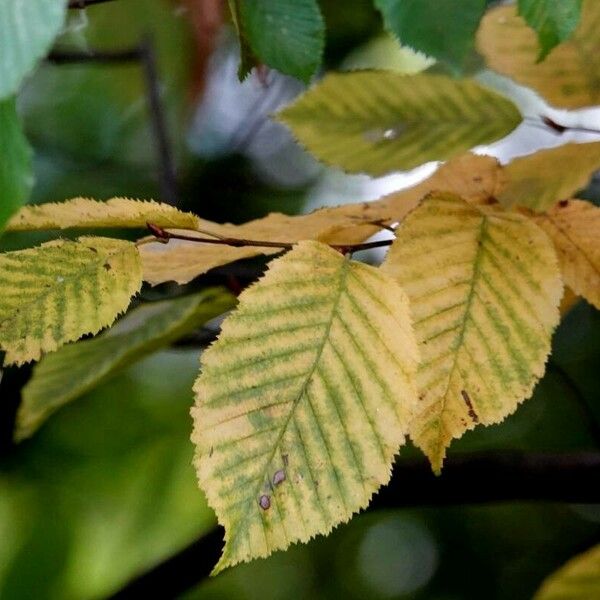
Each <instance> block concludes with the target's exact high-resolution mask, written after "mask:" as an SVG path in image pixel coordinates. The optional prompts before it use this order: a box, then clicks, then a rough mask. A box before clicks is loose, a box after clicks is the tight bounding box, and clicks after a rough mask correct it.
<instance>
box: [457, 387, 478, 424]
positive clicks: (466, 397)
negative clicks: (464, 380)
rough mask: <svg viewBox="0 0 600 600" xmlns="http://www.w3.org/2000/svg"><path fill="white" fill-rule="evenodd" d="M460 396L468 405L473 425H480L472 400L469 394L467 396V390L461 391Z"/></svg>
mask: <svg viewBox="0 0 600 600" xmlns="http://www.w3.org/2000/svg"><path fill="white" fill-rule="evenodd" d="M460 395H461V396H462V398H463V400H464V401H465V404H466V405H467V409H468V413H469V417H471V419H472V421H473V423H479V417H478V416H477V413H476V412H475V409H474V408H473V404H472V402H471V398H469V394H467V392H466V390H460Z"/></svg>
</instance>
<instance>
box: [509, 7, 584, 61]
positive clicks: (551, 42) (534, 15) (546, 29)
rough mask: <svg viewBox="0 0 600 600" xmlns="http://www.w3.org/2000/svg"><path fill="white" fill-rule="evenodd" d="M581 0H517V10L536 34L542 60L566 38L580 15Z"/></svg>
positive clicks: (573, 28)
mask: <svg viewBox="0 0 600 600" xmlns="http://www.w3.org/2000/svg"><path fill="white" fill-rule="evenodd" d="M581 2H582V0H519V4H518V11H519V15H521V16H522V17H523V18H524V19H525V21H527V24H528V25H529V26H530V27H532V28H533V29H535V31H536V32H537V34H538V43H539V45H540V54H539V56H538V61H541V60H544V58H546V56H547V55H548V53H549V52H550V50H552V48H554V47H555V46H558V44H560V43H561V42H564V41H565V40H567V39H568V38H569V37H570V36H571V34H572V33H573V32H574V31H575V29H576V27H577V24H578V23H579V19H580V17H581Z"/></svg>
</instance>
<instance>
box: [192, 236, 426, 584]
mask: <svg viewBox="0 0 600 600" xmlns="http://www.w3.org/2000/svg"><path fill="white" fill-rule="evenodd" d="M417 360H418V356H417V349H416V343H415V340H414V338H413V333H412V328H411V325H410V317H409V309H408V303H407V299H406V297H405V295H404V293H403V291H402V290H401V288H400V287H399V286H398V285H397V284H395V282H394V281H393V280H392V279H390V278H389V277H388V276H386V275H385V274H383V273H381V271H380V270H378V269H375V268H373V267H370V266H367V265H364V264H361V263H357V262H353V261H350V260H348V259H347V258H345V257H343V256H342V255H341V254H339V253H338V252H336V251H334V250H332V249H331V248H328V247H326V246H324V245H323V244H320V243H318V242H301V243H299V244H298V245H297V246H296V247H295V248H294V250H292V251H291V252H289V253H288V254H286V255H285V256H284V257H282V258H280V259H278V260H275V261H273V262H272V263H271V264H270V269H269V271H268V273H267V274H266V275H265V276H264V277H263V278H262V279H261V280H260V281H259V282H258V283H257V284H255V285H253V286H251V287H250V288H248V289H247V290H246V291H245V292H243V293H242V295H241V296H240V304H239V307H238V309H237V311H235V312H234V313H233V314H232V315H231V316H230V317H229V318H228V319H227V320H226V321H225V322H224V324H223V328H222V333H221V335H220V337H219V340H218V341H217V342H216V343H215V344H214V345H213V346H212V347H211V348H210V349H209V350H207V351H206V352H205V353H204V355H203V358H202V374H201V375H200V377H199V379H198V381H197V383H196V386H195V391H196V394H197V401H196V406H195V408H194V409H193V410H192V414H193V417H194V433H193V436H192V439H193V441H194V443H195V444H196V445H197V453H196V460H195V464H196V468H197V471H198V477H199V481H200V485H201V487H202V489H203V490H204V491H205V493H206V495H207V498H208V501H209V504H210V505H211V506H212V507H213V508H214V509H215V511H216V513H217V517H218V519H219V522H220V523H222V524H223V525H224V526H225V537H226V545H225V550H224V553H223V556H222V558H221V561H220V562H219V564H218V565H217V567H216V568H215V573H216V572H219V571H221V570H222V569H224V568H226V567H228V566H231V565H234V564H236V563H238V562H242V561H247V560H250V559H252V558H255V557H261V556H267V555H268V554H270V553H271V552H273V551H275V550H278V549H284V548H287V546H289V544H291V543H294V542H298V541H302V542H305V541H308V540H309V539H310V538H311V537H313V536H315V535H317V534H320V533H321V534H325V533H328V532H329V531H331V529H332V528H333V527H334V526H335V525H337V524H339V523H342V522H345V521H347V520H348V519H349V518H350V517H351V515H352V514H353V513H354V512H356V511H357V510H359V509H360V508H363V507H365V506H366V505H367V504H368V502H369V500H370V498H371V496H372V494H373V493H374V492H375V491H376V490H377V489H378V488H379V487H380V486H381V485H382V484H385V483H386V482H387V481H388V480H389V478H390V472H391V467H392V461H393V458H394V455H395V453H396V452H397V451H398V448H399V447H400V445H401V444H402V442H403V439H404V432H406V430H407V427H408V422H409V420H410V417H411V413H412V410H413V408H414V405H415V402H416V396H415V391H414V388H413V376H414V372H415V369H416V364H417Z"/></svg>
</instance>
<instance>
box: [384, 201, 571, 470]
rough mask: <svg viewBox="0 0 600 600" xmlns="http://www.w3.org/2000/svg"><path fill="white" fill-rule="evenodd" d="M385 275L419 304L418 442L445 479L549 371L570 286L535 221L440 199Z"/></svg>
mask: <svg viewBox="0 0 600 600" xmlns="http://www.w3.org/2000/svg"><path fill="white" fill-rule="evenodd" d="M382 268H383V269H384V270H385V271H386V272H387V273H389V274H390V275H392V276H393V277H394V278H395V279H396V280H397V281H398V282H399V283H400V285H401V286H402V287H403V289H404V290H405V291H406V293H407V294H408V296H409V299H410V302H411V309H412V314H413V318H414V327H415V333H416V335H417V339H418V341H419V343H420V349H421V354H422V362H421V365H420V367H419V372H418V375H417V387H418V389H419V399H420V402H419V405H418V411H417V413H416V415H415V418H414V420H413V422H412V423H411V428H410V435H411V438H412V439H413V441H414V442H415V444H416V445H417V446H419V448H421V449H422V450H423V452H425V454H426V455H427V456H428V457H429V460H430V461H431V464H432V466H433V469H434V471H436V472H438V473H439V471H440V470H441V467H442V462H443V459H444V456H445V453H446V448H447V446H448V445H449V443H450V441H451V440H452V439H453V438H457V437H460V436H461V435H462V434H463V433H464V432H465V431H467V430H469V429H473V428H474V427H475V425H477V424H483V425H491V424H492V423H498V422H500V421H502V420H503V419H504V418H505V417H506V416H507V415H509V414H511V413H512V412H514V411H515V409H516V408H517V406H518V404H519V403H520V402H521V401H523V400H524V399H525V398H528V397H529V396H530V395H531V393H532V391H533V388H534V386H535V384H536V382H537V381H538V379H539V378H540V377H541V376H542V374H543V372H544V363H545V361H546V357H547V356H548V353H549V352H550V339H551V335H552V331H553V329H554V327H555V326H556V325H557V324H558V321H559V312H558V305H559V302H560V298H561V295H562V282H561V279H560V272H559V269H558V264H557V260H556V256H555V254H554V250H553V248H552V245H551V243H550V241H549V240H548V238H547V237H546V235H545V234H544V232H543V231H541V230H540V228H539V227H538V226H537V225H535V223H533V222H532V221H530V220H529V219H527V218H526V217H524V216H523V215H519V214H516V213H508V212H504V211H500V210H498V209H497V208H493V207H485V206H473V205H472V204H469V203H467V202H466V201H464V200H463V199H461V198H459V197H458V196H455V195H452V194H442V193H438V194H433V195H432V196H430V197H429V198H427V199H426V200H425V201H424V202H423V203H422V204H421V206H419V207H418V208H417V209H415V210H414V211H413V212H412V213H411V214H410V215H409V216H408V217H407V218H406V219H405V221H404V222H403V223H402V225H401V226H400V228H399V230H398V233H397V239H396V241H395V242H394V244H393V245H392V247H391V249H390V252H389V254H388V256H387V258H386V260H385V262H384V264H383V266H382Z"/></svg>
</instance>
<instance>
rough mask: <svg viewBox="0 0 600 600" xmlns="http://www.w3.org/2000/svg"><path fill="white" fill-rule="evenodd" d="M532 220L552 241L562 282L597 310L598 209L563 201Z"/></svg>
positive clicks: (599, 274) (599, 277) (599, 284)
mask: <svg viewBox="0 0 600 600" xmlns="http://www.w3.org/2000/svg"><path fill="white" fill-rule="evenodd" d="M533 219H534V220H535V222H536V223H537V224H538V225H539V226H540V227H541V228H542V229H543V230H544V231H545V232H546V233H547V234H548V236H549V237H550V239H551V240H552V241H553V242H554V246H555V248H556V252H557V255H558V262H559V264H560V268H561V271H562V274H563V279H564V281H565V283H566V284H567V285H568V286H569V287H571V288H572V289H573V291H574V292H575V293H576V294H579V295H580V296H583V297H584V298H585V299H586V300H587V301H588V302H590V303H591V304H593V305H594V306H595V307H596V308H598V309H600V244H599V243H598V242H599V241H600V208H598V207H597V206H594V205H593V204H591V203H590V202H585V201H583V200H565V201H564V202H559V203H558V204H557V205H556V206H554V207H553V208H551V209H550V210H549V211H548V212H547V213H542V214H538V215H534V216H533Z"/></svg>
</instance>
